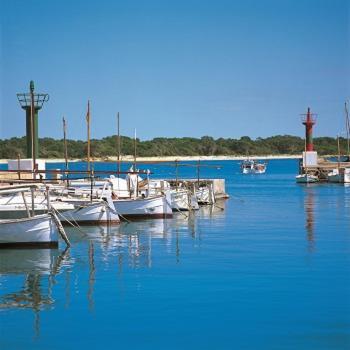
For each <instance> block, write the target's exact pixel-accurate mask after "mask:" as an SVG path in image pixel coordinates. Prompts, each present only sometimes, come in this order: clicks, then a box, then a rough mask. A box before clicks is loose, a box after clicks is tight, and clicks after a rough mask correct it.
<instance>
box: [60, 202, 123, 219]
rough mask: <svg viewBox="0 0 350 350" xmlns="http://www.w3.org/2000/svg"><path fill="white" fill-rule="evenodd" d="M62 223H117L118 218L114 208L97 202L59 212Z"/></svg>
mask: <svg viewBox="0 0 350 350" xmlns="http://www.w3.org/2000/svg"><path fill="white" fill-rule="evenodd" d="M59 217H60V220H61V222H62V224H64V225H67V224H69V223H70V222H72V223H78V224H80V225H101V224H105V225H107V224H114V225H115V224H119V223H120V218H119V215H118V214H117V213H116V212H115V210H112V209H110V208H109V207H108V206H107V205H106V204H105V203H103V202H98V203H92V204H87V205H85V206H82V207H79V208H76V209H73V210H68V211H65V212H63V213H59Z"/></svg>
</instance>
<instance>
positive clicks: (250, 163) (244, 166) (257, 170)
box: [241, 159, 267, 174]
mask: <svg viewBox="0 0 350 350" xmlns="http://www.w3.org/2000/svg"><path fill="white" fill-rule="evenodd" d="M266 167H267V164H266V163H259V162H258V161H256V160H254V159H245V160H244V161H243V162H242V163H241V171H242V174H265V172H266Z"/></svg>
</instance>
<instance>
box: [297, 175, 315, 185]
mask: <svg viewBox="0 0 350 350" xmlns="http://www.w3.org/2000/svg"><path fill="white" fill-rule="evenodd" d="M295 181H296V182H297V183H300V184H306V183H315V182H319V181H320V180H319V178H318V176H316V175H311V174H300V175H297V176H296V177H295Z"/></svg>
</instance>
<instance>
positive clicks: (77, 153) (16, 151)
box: [0, 135, 347, 162]
mask: <svg viewBox="0 0 350 350" xmlns="http://www.w3.org/2000/svg"><path fill="white" fill-rule="evenodd" d="M340 145H341V150H342V153H343V154H344V152H345V150H346V149H347V140H346V139H345V138H341V139H340ZM314 146H315V150H317V151H318V154H319V155H320V156H326V155H335V154H338V150H337V140H336V138H333V137H318V138H314ZM304 147H305V141H304V139H303V138H301V137H298V136H291V135H278V136H272V137H267V138H257V139H254V140H253V139H251V138H250V137H248V136H243V137H241V138H240V139H231V138H228V139H224V138H218V139H214V138H212V137H210V136H203V137H201V138H191V137H182V138H160V137H158V138H154V139H152V140H147V141H141V140H139V139H137V160H138V161H175V160H182V161H185V160H187V161H195V160H198V159H201V160H241V159H244V158H246V157H247V156H249V157H251V158H257V159H286V158H293V159H296V158H300V157H301V154H302V151H303V150H304ZM67 149H68V158H69V160H70V161H80V160H85V159H86V154H87V142H86V141H81V140H67ZM39 152H40V153H39V158H40V159H47V160H48V161H53V162H55V161H63V158H64V145H63V139H61V140H55V139H53V138H41V139H39ZM133 153H134V140H133V139H132V138H130V137H126V136H121V159H122V160H123V161H131V160H133V156H130V155H132V154H133ZM18 157H20V158H22V159H23V158H26V137H25V136H23V137H14V138H11V139H0V159H1V160H2V161H1V162H4V160H6V159H17V158H18ZM91 160H93V161H111V162H113V161H117V136H115V135H114V136H108V137H104V138H102V139H100V140H97V139H92V140H91Z"/></svg>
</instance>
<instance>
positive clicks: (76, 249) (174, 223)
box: [0, 204, 224, 335]
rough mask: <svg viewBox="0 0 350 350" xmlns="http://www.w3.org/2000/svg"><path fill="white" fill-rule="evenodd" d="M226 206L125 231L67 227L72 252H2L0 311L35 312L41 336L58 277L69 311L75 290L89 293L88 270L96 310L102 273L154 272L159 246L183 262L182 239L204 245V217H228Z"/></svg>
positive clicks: (90, 300)
mask: <svg viewBox="0 0 350 350" xmlns="http://www.w3.org/2000/svg"><path fill="white" fill-rule="evenodd" d="M222 205H223V204H221V205H218V206H217V207H202V208H201V209H200V211H199V212H196V213H195V212H190V213H176V214H175V215H174V217H173V219H164V220H161V219H160V220H147V221H136V222H131V223H123V224H121V225H119V226H91V227H79V228H73V227H67V228H66V232H67V234H68V236H69V238H70V240H71V242H72V248H70V249H67V250H64V251H57V250H55V249H38V250H36V249H28V250H0V309H4V308H12V309H24V308H27V309H32V310H33V312H34V327H35V332H36V334H37V335H38V334H39V328H40V312H41V311H42V310H46V309H48V308H51V307H53V305H54V304H55V297H54V293H53V289H54V286H55V284H56V283H57V281H56V278H60V283H62V285H63V291H64V295H65V300H64V305H65V307H66V308H69V306H70V300H71V295H72V290H71V289H72V288H74V292H78V293H79V291H80V290H81V289H83V288H84V287H83V285H84V282H82V281H81V270H87V280H85V281H86V282H87V283H86V294H85V295H86V300H87V305H88V308H89V310H90V311H93V310H94V307H95V300H94V299H95V298H94V291H95V284H96V283H97V281H98V278H99V276H98V275H99V272H100V273H101V271H102V270H103V269H104V270H105V269H115V270H116V273H117V276H121V275H122V274H123V270H124V269H126V268H128V269H140V268H151V267H152V263H153V262H152V261H153V260H152V255H153V246H156V249H154V252H158V251H159V249H163V250H165V251H166V253H167V254H169V256H171V255H173V256H174V257H175V259H176V262H177V263H180V262H181V252H182V249H181V241H182V239H190V241H192V240H193V241H196V240H200V235H199V234H198V232H197V220H198V218H203V217H208V218H216V217H220V216H223V215H224V212H223V210H222V209H221V207H222ZM58 275H60V277H58ZM71 280H73V281H74V283H71Z"/></svg>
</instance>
